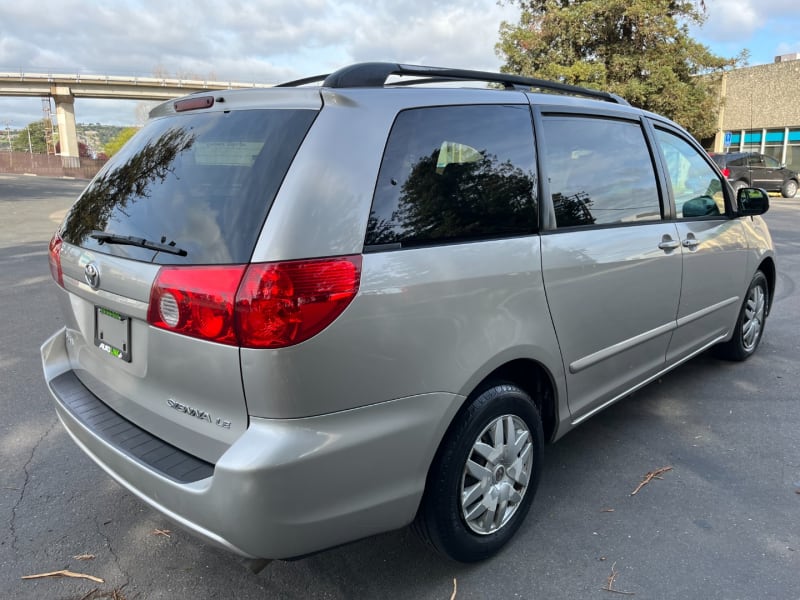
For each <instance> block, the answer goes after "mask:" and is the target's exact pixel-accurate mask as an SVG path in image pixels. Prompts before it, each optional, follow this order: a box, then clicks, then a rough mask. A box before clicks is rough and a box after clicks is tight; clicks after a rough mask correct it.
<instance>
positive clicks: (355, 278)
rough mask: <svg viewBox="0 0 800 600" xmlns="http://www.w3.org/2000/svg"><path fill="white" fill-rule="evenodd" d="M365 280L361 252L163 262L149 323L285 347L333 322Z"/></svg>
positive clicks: (238, 342)
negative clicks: (221, 262)
mask: <svg viewBox="0 0 800 600" xmlns="http://www.w3.org/2000/svg"><path fill="white" fill-rule="evenodd" d="M360 280H361V256H358V255H356V256H346V257H337V258H325V259H314V260H298V261H290V262H280V263H258V264H252V265H250V266H247V265H236V266H224V267H162V268H161V270H160V271H159V272H158V276H157V277H156V281H155V283H153V287H152V289H151V291H150V305H149V307H148V311H147V321H148V322H149V323H150V324H151V325H153V326H155V327H159V328H161V329H167V330H169V331H174V332H176V333H180V334H183V335H188V336H192V337H196V338H200V339H204V340H208V341H212V342H217V343H220V344H228V345H231V346H243V347H245V348H283V347H285V346H292V345H294V344H299V343H300V342H303V341H305V340H307V339H309V338H310V337H312V336H314V335H316V334H317V333H319V332H320V331H322V330H323V329H325V328H326V327H327V326H328V325H330V324H331V323H332V322H333V321H334V320H335V319H336V317H338V316H339V315H340V314H342V311H344V309H345V308H347V305H348V304H350V301H351V300H352V299H353V298H354V297H355V295H356V293H357V292H358V286H359V283H360ZM237 290H238V291H237ZM234 307H235V308H234Z"/></svg>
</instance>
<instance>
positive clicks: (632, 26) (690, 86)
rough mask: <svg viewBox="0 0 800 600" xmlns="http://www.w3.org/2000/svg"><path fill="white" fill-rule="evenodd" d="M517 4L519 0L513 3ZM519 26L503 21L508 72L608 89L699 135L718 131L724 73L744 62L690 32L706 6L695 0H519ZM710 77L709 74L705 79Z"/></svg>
mask: <svg viewBox="0 0 800 600" xmlns="http://www.w3.org/2000/svg"><path fill="white" fill-rule="evenodd" d="M512 1H513V0H512ZM514 3H515V4H518V5H519V6H520V8H521V15H520V20H519V23H517V24H510V23H506V22H504V23H502V24H501V26H500V42H499V43H498V44H497V46H496V51H497V53H498V55H499V56H500V57H501V58H503V59H505V64H504V66H503V67H502V70H503V71H504V72H506V73H515V74H520V75H527V76H531V77H539V78H543V79H550V80H554V81H560V82H563V83H569V84H573V85H582V86H585V87H590V88H595V89H603V90H607V91H610V92H613V93H615V94H619V95H620V96H622V97H623V98H625V99H626V100H628V101H629V102H630V103H631V104H633V105H634V106H639V107H641V108H644V109H646V110H650V111H653V112H657V113H659V114H663V115H665V116H667V117H669V118H671V119H673V120H675V121H677V122H678V123H680V124H682V125H683V126H684V127H686V128H687V129H688V130H689V131H690V132H691V133H692V134H694V136H695V137H697V138H698V139H699V138H704V137H709V136H711V135H714V133H715V131H716V126H717V120H716V116H717V111H718V108H719V106H718V104H719V101H718V94H717V90H718V87H717V86H718V79H719V77H718V74H719V73H721V72H722V71H723V70H725V69H727V68H732V67H734V66H736V65H737V64H739V63H740V62H743V61H744V60H745V58H746V53H744V52H743V53H742V54H741V55H740V56H738V57H736V58H733V59H728V58H723V57H720V56H716V55H715V54H713V53H712V52H711V51H710V50H709V49H708V48H707V47H706V46H704V45H702V44H700V43H698V42H696V41H695V40H694V39H692V38H691V36H690V35H689V24H691V23H694V24H701V23H702V22H703V20H704V18H705V12H704V11H705V6H704V4H700V6H699V8H698V6H697V4H696V3H694V2H692V1H691V0H532V1H527V2H525V1H522V0H516V1H515V2H514ZM700 75H705V77H699V76H700Z"/></svg>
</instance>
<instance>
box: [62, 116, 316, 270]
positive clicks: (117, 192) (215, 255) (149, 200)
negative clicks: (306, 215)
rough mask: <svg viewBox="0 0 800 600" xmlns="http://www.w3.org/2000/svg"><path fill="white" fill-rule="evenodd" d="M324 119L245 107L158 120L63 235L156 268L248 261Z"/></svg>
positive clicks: (110, 168) (106, 174)
mask: <svg viewBox="0 0 800 600" xmlns="http://www.w3.org/2000/svg"><path fill="white" fill-rule="evenodd" d="M316 114H317V112H316V111H314V110H299V109H298V110H289V109H280V110H278V109H268V110H240V111H228V112H219V111H217V112H197V113H189V114H181V115H176V116H170V117H164V118H161V119H156V120H154V121H151V122H150V123H148V124H147V125H146V126H145V127H144V128H143V129H142V130H141V131H140V132H139V133H138V134H137V135H136V136H134V137H133V138H132V139H131V140H130V141H129V142H128V144H126V145H125V146H124V147H123V149H122V150H121V151H120V152H119V153H118V154H116V155H115V156H114V157H112V159H111V160H110V161H109V162H108V164H107V165H106V167H105V168H104V169H103V170H102V171H100V173H98V175H97V176H96V177H95V179H94V180H92V182H91V183H90V184H89V186H88V187H87V188H86V190H85V191H84V192H83V194H81V196H80V197H79V198H78V200H77V201H76V203H75V204H74V205H73V207H72V208H71V209H70V211H69V212H68V214H67V217H66V219H65V220H64V223H63V225H62V232H61V235H62V237H63V239H64V240H65V241H66V242H68V243H71V244H75V245H79V246H82V247H84V248H90V249H93V250H96V251H98V252H103V253H106V254H113V255H118V256H124V257H127V258H132V259H134V260H142V261H148V262H153V263H156V264H167V263H185V264H229V263H245V262H247V261H248V260H249V259H250V255H251V254H252V252H253V248H254V247H255V243H256V241H257V238H258V235H259V233H260V231H261V227H262V226H263V223H264V219H265V218H266V216H267V213H268V211H269V208H270V206H271V204H272V201H273V200H274V198H275V195H276V193H277V191H278V188H279V187H280V184H281V182H282V181H283V178H284V176H285V174H286V171H287V170H288V168H289V165H290V164H291V162H292V160H293V158H294V155H295V153H296V152H297V149H298V147H299V146H300V143H301V142H302V140H303V138H304V136H305V134H306V133H307V131H308V129H309V127H310V126H311V123H312V122H313V120H314V117H315V116H316ZM94 231H100V232H104V233H111V234H115V235H122V236H133V237H136V238H144V239H147V240H149V241H151V242H156V243H162V244H163V243H166V244H173V243H174V246H175V247H177V248H181V249H183V250H185V251H186V254H185V256H181V255H176V254H171V253H167V252H155V251H153V250H148V249H145V248H140V247H137V246H131V245H120V244H109V243H104V244H101V243H99V242H98V241H97V240H95V239H93V238H92V237H90V236H91V234H92V232H94Z"/></svg>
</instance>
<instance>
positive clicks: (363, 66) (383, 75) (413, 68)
mask: <svg viewBox="0 0 800 600" xmlns="http://www.w3.org/2000/svg"><path fill="white" fill-rule="evenodd" d="M390 75H410V76H415V77H420V78H424V79H419V80H414V81H403V82H398V83H392V84H390V85H412V84H416V83H426V82H427V83H438V82H444V81H486V82H489V83H500V84H502V85H503V86H505V87H506V88H507V89H526V90H527V89H531V88H537V89H541V90H549V91H554V92H559V93H562V94H571V95H577V96H587V97H589V98H597V99H600V100H605V101H606V102H615V103H617V104H624V105H629V103H628V101H627V100H625V99H624V98H622V97H620V96H617V95H616V94H612V93H610V92H602V91H600V90H592V89H589V88H585V87H580V86H577V85H568V84H566V83H558V82H556V81H548V80H546V79H536V78H533V77H522V76H520V75H511V74H508V73H492V72H489V71H472V70H468V69H448V68H443V67H425V66H420V65H403V64H398V63H384V62H368V63H357V64H354V65H350V66H348V67H344V68H342V69H339V70H338V71H334V72H333V73H331V74H329V75H316V76H314V77H306V78H304V79H297V80H295V81H289V82H287V83H281V84H279V85H278V86H277V87H288V86H298V85H305V84H308V83H316V82H322V86H323V87H329V88H352V87H382V86H384V85H386V79H387V78H388V77H389V76H390Z"/></svg>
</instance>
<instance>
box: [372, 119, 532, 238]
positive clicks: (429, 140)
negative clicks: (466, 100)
mask: <svg viewBox="0 0 800 600" xmlns="http://www.w3.org/2000/svg"><path fill="white" fill-rule="evenodd" d="M535 164H536V161H535V155H534V148H533V126H532V122H531V114H530V109H529V108H528V107H527V106H496V105H492V106H449V107H433V108H418V109H412V110H406V111H403V112H401V113H400V114H399V115H398V116H397V119H396V120H395V123H394V126H393V127H392V131H391V133H390V135H389V140H388V142H387V144H386V151H385V153H384V157H383V163H382V164H381V170H380V173H379V174H378V183H377V186H376V188H375V197H374V198H373V202H372V211H371V212H370V216H369V223H368V225H367V235H366V240H365V245H367V246H377V245H381V244H401V245H403V246H413V245H421V244H435V243H447V242H455V241H461V240H469V239H490V238H498V237H506V236H515V235H524V234H529V233H533V232H535V231H536V227H537V222H538V216H537V211H536V176H535Z"/></svg>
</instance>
